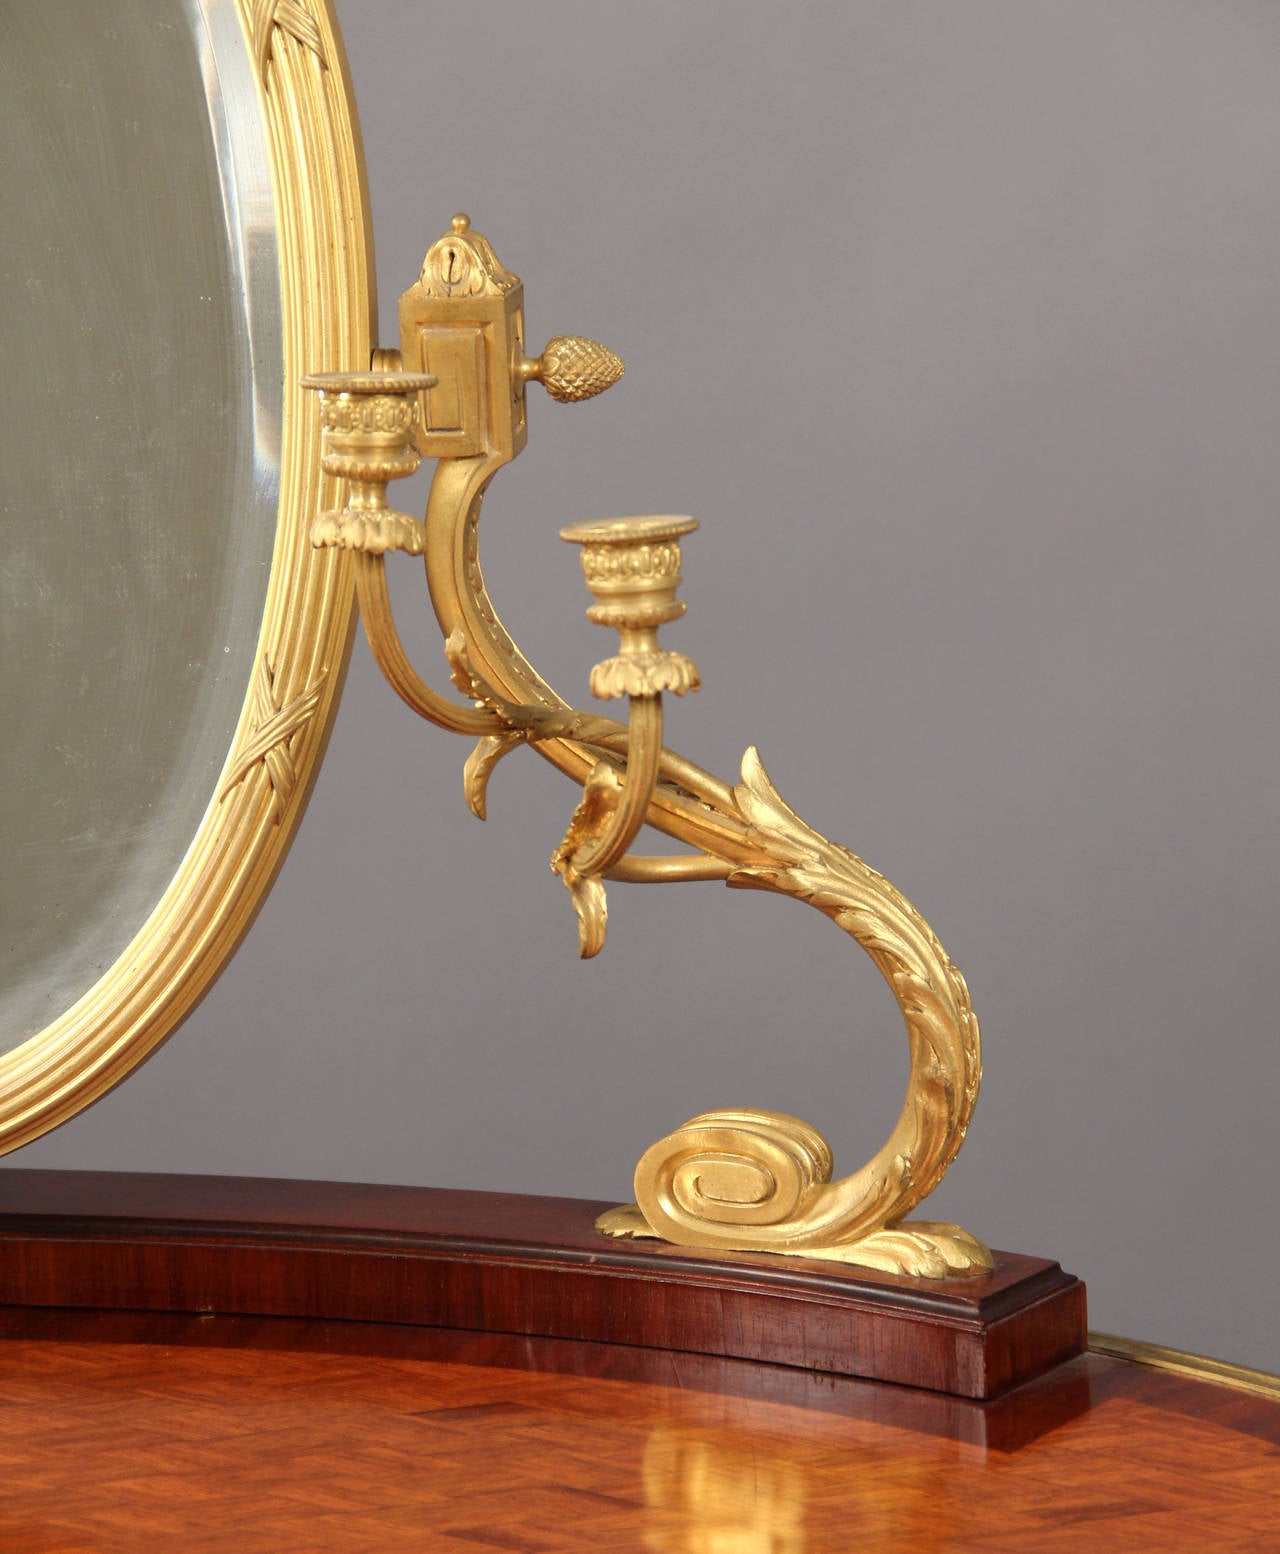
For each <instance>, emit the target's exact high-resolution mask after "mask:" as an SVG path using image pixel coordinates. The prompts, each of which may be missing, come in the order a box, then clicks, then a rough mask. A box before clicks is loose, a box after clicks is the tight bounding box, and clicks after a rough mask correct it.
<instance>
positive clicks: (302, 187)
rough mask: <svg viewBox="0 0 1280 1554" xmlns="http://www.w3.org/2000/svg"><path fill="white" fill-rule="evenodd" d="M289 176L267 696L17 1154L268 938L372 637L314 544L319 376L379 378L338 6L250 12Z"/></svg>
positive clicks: (281, 246)
mask: <svg viewBox="0 0 1280 1554" xmlns="http://www.w3.org/2000/svg"><path fill="white" fill-rule="evenodd" d="M232 3H233V4H234V7H235V12H236V15H237V16H238V18H239V21H240V24H241V27H242V30H243V33H244V38H245V44H246V48H247V49H248V52H249V57H250V59H251V61H252V68H253V72H254V75H255V78H256V81H257V86H258V94H259V101H260V106H261V111H262V115H263V125H264V129H265V139H266V142H267V147H268V154H269V157H270V162H271V178H272V186H273V189H274V193H275V206H276V238H277V244H278V250H279V256H280V280H281V287H280V290H281V305H282V325H283V328H282V333H283V342H284V406H283V445H282V448H281V462H280V506H279V518H278V523H277V529H276V537H275V546H274V551H273V555H272V562H271V573H270V578H269V581H268V585H267V592H266V605H265V609H264V613H263V619H262V626H261V630H260V634H259V639H258V647H257V653H256V656H255V665H256V667H255V671H254V674H253V678H252V682H251V683H250V685H249V686H248V687H247V688H246V692H245V699H244V705H243V709H242V711H241V714H240V718H239V721H238V724H237V727H236V730H235V734H234V736H233V740H232V744H231V748H230V751H229V752H228V755H227V759H226V762H225V765H224V767H223V771H222V774H221V776H220V778H219V780H218V783H217V785H216V787H215V789H214V791H213V793H212V795H211V797H210V802H209V805H208V807H207V809H206V811H205V814H204V817H203V819H202V821H201V823H200V826H199V829H198V830H197V832H196V835H195V837H194V839H193V840H192V843H191V845H190V847H189V849H188V851H187V853H186V856H185V858H184V859H183V861H182V864H181V866H180V867H179V869H178V872H177V874H176V875H175V876H174V878H173V880H172V881H171V883H170V884H169V886H168V888H167V889H166V891H165V892H164V895H163V896H162V898H161V899H160V901H159V902H158V903H157V904H156V906H155V908H154V910H153V911H152V913H151V915H150V917H149V918H148V919H147V921H146V923H145V924H144V925H143V927H142V928H141V930H140V931H139V932H138V934H137V935H136V936H135V938H134V939H133V941H132V942H131V943H130V944H129V945H128V947H127V948H126V949H125V951H124V952H123V954H122V955H121V956H120V957H119V958H118V959H117V960H116V962H115V963H114V964H113V965H112V966H111V967H110V968H109V969H108V970H107V971H106V972H105V973H104V975H103V976H102V977H101V978H100V979H99V980H98V982H97V983H96V984H95V985H94V986H93V987H92V988H91V989H90V990H89V991H88V992H87V993H86V994H85V995H84V996H83V997H82V998H80V999H79V1000H78V1001H77V1002H76V1003H75V1004H74V1005H73V1006H72V1007H71V1008H70V1009H68V1010H66V1011H65V1012H64V1013H63V1014H62V1015H60V1016H59V1017H58V1018H57V1019H55V1020H54V1021H53V1022H52V1024H50V1025H48V1026H47V1027H46V1028H45V1029H44V1030H43V1031H41V1032H39V1033H38V1034H36V1035H34V1036H32V1037H30V1038H29V1039H28V1040H27V1041H25V1042H23V1043H22V1044H21V1045H20V1046H18V1047H16V1048H15V1049H14V1050H13V1051H11V1052H8V1053H5V1054H4V1055H3V1056H0V1153H3V1152H7V1151H9V1150H13V1149H17V1148H18V1147H19V1146H20V1145H22V1144H26V1143H29V1142H30V1141H31V1140H33V1139H35V1138H38V1137H39V1136H40V1135H41V1134H43V1133H46V1132H48V1131H49V1129H51V1128H55V1127H57V1126H58V1125H59V1124H60V1123H62V1122H65V1121H67V1120H68V1119H69V1118H70V1117H72V1116H74V1115H75V1114H76V1113H77V1112H79V1111H81V1110H82V1109H83V1108H84V1107H86V1106H88V1105H90V1104H91V1103H92V1102H93V1101H95V1100H97V1099H98V1097H99V1096H101V1095H102V1094H104V1092H106V1091H107V1090H109V1089H111V1088H112V1086H114V1085H116V1084H118V1083H119V1082H120V1081H121V1080H122V1079H124V1078H125V1077H126V1076H127V1075H128V1074H129V1073H130V1072H131V1071H132V1070H133V1069H134V1068H136V1067H137V1066H138V1064H139V1063H141V1062H142V1061H143V1060H144V1059H145V1058H146V1057H147V1056H149V1054H150V1053H152V1052H153V1051H154V1050H155V1048H156V1047H157V1046H158V1045H159V1044H160V1043H161V1042H162V1041H163V1040H164V1039H165V1038H166V1037H167V1036H168V1035H169V1034H170V1033H171V1032H172V1031H173V1029H174V1028H175V1026H177V1025H178V1023H179V1022H180V1021H181V1020H182V1019H183V1018H184V1016H185V1015H186V1014H187V1013H188V1012H189V1011H190V1010H191V1008H192V1006H193V1005H194V1004H195V1003H196V1002H197V1000H198V999H199V998H200V997H201V995H202V994H203V993H204V992H205V990H206V989H207V988H208V986H209V984H210V983H211V982H212V980H213V979H214V977H216V976H217V974H218V972H219V971H220V970H221V969H222V967H223V965H224V964H225V963H226V961H227V959H228V958H229V956H230V955H231V953H232V951H233V950H234V949H235V947H236V945H237V944H238V943H239V941H240V939H241V938H242V937H243V935H244V933H245V932H246V930H247V929H248V927H249V924H250V923H251V922H252V920H253V918H254V915H255V914H256V912H257V910H258V907H259V906H260V905H261V903H262V901H263V899H264V898H265V895H266V892H267V890H268V889H269V888H270V885H271V882H272V880H273V879H274V878H275V875H276V871H277V870H278V869H279V867H280V864H281V862H282V861H283V858H284V855H285V852H286V851H287V849H288V846H289V843H290V841H291V839H292V837H293V834H294V831H295V830H296V828H297V824H298V821H299V819H300V817H301V815H302V812H303V809H304V808H305V806H306V801H307V798H308V796H309V793H310V790H311V787H312V783H313V782H314V779H315V775H316V771H317V769H318V765H319V761H320V757H321V755H322V754H323V751H324V747H325V744H326V742H327V740H328V735H329V729H330V727H331V724H332V720H333V715H334V712H335V711H336V707H337V698H338V693H339V690H340V689H341V685H342V680H343V676H344V674H345V670H346V663H347V658H348V654H349V651H350V646H351V639H352V630H353V625H354V608H353V582H352V575H351V567H350V562H349V560H348V558H347V557H345V556H344V555H342V554H341V553H340V552H336V551H317V550H315V549H314V548H313V547H312V546H311V545H310V543H309V541H308V537H307V531H308V526H309V521H310V516H311V514H312V513H314V512H315V511H316V510H317V508H318V507H321V506H324V505H325V504H326V503H328V502H332V501H333V500H334V498H335V494H336V486H337V482H336V481H335V480H333V479H332V478H330V477H326V476H324V475H322V473H321V471H320V469H319V468H318V466H317V464H316V462H315V458H314V447H315V440H316V436H317V428H318V417H317V412H316V406H315V403H314V396H313V395H311V394H308V393H306V391H305V390H303V389H302V388H301V387H300V386H299V384H298V379H299V377H300V376H301V374H302V373H303V372H304V371H305V370H307V369H308V368H311V369H314V368H315V367H316V366H317V365H323V366H325V367H327V368H329V369H331V370H344V369H345V370H351V369H353V368H359V367H367V366H368V363H369V350H370V342H371V340H372V338H373V336H374V332H375V312H374V310H375V299H374V291H373V282H372V274H373V245H372V237H371V231H370V221H369V202H368V198H367V195H366V188H365V172H364V156H363V151H362V148H361V144H360V136H359V129H358V126H357V122H356V117H355V112H354V106H353V98H352V92H351V85H350V78H349V75H348V70H347V63H346V58H345V55H344V53H343V50H342V45H341V41H340V39H339V34H338V29H337V25H336V22H335V19H334V16H333V13H332V11H331V9H330V7H329V5H328V4H327V3H326V0H232Z"/></svg>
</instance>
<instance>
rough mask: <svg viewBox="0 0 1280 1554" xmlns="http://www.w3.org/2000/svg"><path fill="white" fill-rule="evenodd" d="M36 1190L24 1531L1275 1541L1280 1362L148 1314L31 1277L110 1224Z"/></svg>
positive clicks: (465, 1541)
mask: <svg viewBox="0 0 1280 1554" xmlns="http://www.w3.org/2000/svg"><path fill="white" fill-rule="evenodd" d="M50 1175H52V1174H50ZM77 1176H78V1174H77ZM42 1179H43V1180H42ZM71 1179H72V1176H71V1174H70V1173H68V1174H67V1181H71ZM104 1181H106V1182H108V1183H109V1182H110V1179H109V1178H97V1179H95V1182H90V1183H89V1184H88V1185H89V1188H91V1189H92V1191H97V1192H100V1191H101V1188H102V1183H103V1182H104ZM55 1185H56V1184H55ZM82 1185H83V1184H82ZM72 1186H73V1187H74V1186H75V1183H74V1182H72ZM24 1189H25V1190H26V1192H27V1194H28V1195H29V1196H31V1197H32V1198H33V1199H37V1200H38V1199H39V1197H40V1191H41V1190H45V1191H46V1192H48V1191H51V1190H52V1189H50V1188H49V1181H48V1178H47V1176H46V1174H45V1173H33V1172H19V1171H5V1172H0V1284H2V1286H3V1288H2V1289H0V1298H2V1300H3V1302H4V1304H0V1463H2V1464H3V1483H4V1490H3V1494H2V1495H0V1549H3V1550H5V1551H6V1554H55V1551H57V1554H70V1551H73V1550H75V1551H85V1550H91V1549H102V1550H108V1549H111V1550H115V1549H183V1550H199V1551H204V1550H223V1549H235V1550H264V1551H265V1550H271V1551H272V1554H278V1551H283V1550H312V1549H314V1550H321V1549H341V1550H350V1551H359V1550H378V1551H385V1550H392V1549H401V1548H404V1549H409V1548H412V1549H430V1550H432V1551H440V1554H455V1551H456V1554H462V1551H471V1554H483V1551H492V1550H496V1549H504V1550H517V1551H527V1554H540V1551H548V1554H549V1551H557V1554H558V1551H564V1554H570V1551H572V1554H577V1551H594V1550H600V1549H609V1550H630V1549H635V1550H656V1551H662V1554H676V1551H681V1550H687V1551H691V1554H692V1551H699V1554H727V1551H742V1554H745V1551H761V1554H765V1551H768V1554H792V1551H797V1554H798V1551H802V1550H804V1551H821V1554H828V1551H830V1554H835V1551H840V1550H846V1549H847V1550H854V1549H857V1550H860V1551H862V1550H878V1549H912V1550H951V1549H975V1550H977V1549H982V1550H989V1551H1005V1550H1022V1549H1027V1550H1067V1549H1072V1550H1074V1549H1080V1550H1086V1549H1087V1550H1090V1551H1093V1550H1112V1549H1115V1550H1127V1549H1133V1550H1142V1551H1143V1554H1146V1551H1148V1550H1154V1549H1161V1550H1164V1549H1175V1550H1181V1549H1197V1550H1202V1549H1213V1550H1246V1549H1247V1550H1254V1549H1280V1383H1277V1382H1274V1381H1272V1380H1270V1379H1269V1378H1265V1377H1261V1376H1258V1375H1256V1374H1255V1375H1247V1374H1244V1373H1237V1374H1234V1375H1231V1376H1228V1375H1226V1374H1225V1373H1224V1374H1222V1375H1215V1374H1214V1369H1213V1367H1212V1366H1211V1365H1209V1364H1207V1363H1205V1364H1200V1363H1198V1362H1195V1361H1191V1360H1186V1359H1183V1360H1177V1359H1171V1358H1170V1357H1167V1356H1166V1357H1164V1359H1163V1361H1161V1357H1160V1356H1159V1355H1157V1354H1155V1353H1154V1352H1150V1353H1148V1354H1147V1355H1146V1356H1145V1359H1138V1358H1133V1357H1132V1356H1129V1355H1126V1354H1125V1353H1124V1349H1123V1346H1122V1345H1111V1346H1110V1351H1111V1352H1103V1350H1105V1349H1106V1348H1107V1347H1108V1346H1106V1345H1105V1344H1104V1345H1102V1346H1101V1347H1095V1349H1094V1350H1092V1351H1091V1352H1088V1353H1086V1354H1082V1355H1079V1356H1077V1357H1076V1358H1074V1359H1070V1360H1068V1361H1066V1362H1064V1363H1062V1364H1059V1365H1056V1366H1054V1367H1053V1368H1051V1369H1050V1370H1048V1371H1047V1372H1046V1373H1045V1374H1044V1375H1042V1376H1040V1377H1039V1378H1037V1379H1036V1380H1033V1381H1030V1382H1027V1383H1025V1384H1022V1385H1019V1386H1015V1387H1013V1388H1011V1389H1008V1390H1006V1391H1004V1392H1003V1393H1002V1394H1001V1395H1000V1396H999V1397H996V1398H994V1399H993V1400H990V1401H985V1402H983V1401H975V1400H972V1399H969V1398H964V1397H957V1396H948V1395H945V1394H942V1393H938V1392H932V1391H926V1390H924V1389H921V1388H917V1387H909V1386H902V1385H894V1384H891V1383H885V1382H874V1381H868V1380H864V1379H859V1378H856V1377H850V1376H840V1375H833V1374H830V1373H829V1372H827V1373H824V1372H820V1371H815V1370H813V1369H803V1368H799V1367H793V1366H787V1365H770V1364H761V1363H755V1362H751V1361H747V1360H742V1359H732V1358H725V1357H723V1356H717V1355H708V1354H697V1353H688V1352H682V1351H679V1350H676V1349H672V1348H658V1347H634V1346H626V1345H622V1344H612V1343H595V1342H585V1341H579V1340H567V1339H557V1338H546V1337H537V1336H530V1335H523V1336H522V1335H517V1334H511V1333H502V1332H493V1331H490V1332H478V1331H460V1330H457V1329H447V1328H442V1327H428V1326H417V1325H410V1324H408V1323H403V1322H387V1321H369V1320H364V1321H353V1320H345V1321H341V1320H332V1319H326V1318H322V1317H316V1316H303V1317H296V1316H295V1317H287V1316H259V1315H244V1314H241V1315H227V1314H212V1313H210V1312H208V1311H204V1312H201V1311H199V1310H189V1309H181V1308H182V1306H183V1299H182V1292H181V1291H177V1290H175V1291H173V1292H171V1294H172V1298H171V1299H170V1301H169V1304H170V1305H171V1306H172V1307H174V1308H175V1309H169V1310H162V1309H154V1307H155V1306H156V1305H157V1304H158V1303H157V1302H156V1301H154V1300H153V1301H152V1305H153V1309H150V1310H138V1309H128V1308H129V1307H130V1303H131V1302H134V1303H135V1304H136V1303H137V1301H138V1300H139V1299H140V1296H139V1293H138V1290H137V1289H136V1288H131V1287H130V1286H129V1285H128V1284H127V1283H123V1282H122V1283H120V1284H119V1285H118V1286H117V1288H116V1290H115V1292H114V1298H112V1291H111V1290H110V1289H108V1287H107V1286H106V1284H105V1283H103V1282H101V1281H98V1282H96V1283H95V1276H94V1274H93V1270H92V1268H91V1267H90V1266H89V1265H88V1264H87V1263H85V1262H83V1261H82V1262H81V1263H80V1264H79V1265H78V1266H76V1265H74V1264H73V1263H71V1262H65V1263H64V1264H63V1265H62V1267H63V1274H64V1276H65V1283H64V1285H63V1287H62V1288H61V1289H60V1290H52V1289H50V1288H48V1287H47V1286H46V1287H38V1286H40V1278H41V1277H42V1276H41V1275H40V1273H39V1268H38V1267H37V1264H38V1263H39V1261H40V1256H41V1251H40V1248H41V1245H45V1246H52V1245H54V1243H56V1242H59V1241H60V1242H61V1243H62V1244H63V1245H64V1246H65V1245H66V1244H68V1243H76V1244H78V1245H79V1246H80V1247H81V1248H84V1247H85V1246H87V1245H88V1243H89V1242H91V1241H92V1240H93V1227H92V1226H91V1225H90V1223H89V1221H88V1220H85V1221H84V1222H83V1223H82V1224H81V1226H80V1228H79V1229H76V1228H75V1227H74V1226H73V1225H71V1224H70V1223H69V1222H67V1223H63V1224H62V1225H61V1226H60V1227H58V1228H57V1229H56V1231H55V1230H51V1229H50V1228H49V1227H48V1226H47V1225H46V1227H45V1233H44V1241H43V1242H42V1241H41V1234H40V1232H39V1226H38V1225H37V1224H36V1223H35V1221H34V1220H33V1217H32V1216H31V1215H30V1214H28V1215H25V1216H24V1215H23V1214H21V1213H18V1212H15V1209H14V1195H15V1194H18V1195H19V1196H21V1194H22V1192H23V1190H24ZM59 1190H61V1191H66V1190H67V1188H66V1185H65V1183H64V1184H63V1186H62V1187H61V1188H60V1189H59ZM90 1197H92V1192H90ZM64 1219H65V1217H64ZM171 1233H172V1235H173V1236H174V1237H179V1236H180V1235H181V1234H183V1232H182V1229H181V1227H180V1226H178V1225H176V1224H175V1226H174V1227H172V1232H171ZM49 1266H52V1265H51V1264H50V1265H49ZM330 1266H331V1267H332V1266H333V1265H330ZM24 1268H25V1269H26V1272H25V1273H24V1272H23V1269H24ZM24 1291H25V1292H26V1294H25V1295H24ZM27 1297H30V1298H27ZM50 1297H53V1298H50ZM89 1302H93V1304H90V1303H89ZM112 1307H114V1308H115V1309H110V1308H112ZM1153 1360H1155V1361H1161V1363H1149V1362H1150V1361H1153Z"/></svg>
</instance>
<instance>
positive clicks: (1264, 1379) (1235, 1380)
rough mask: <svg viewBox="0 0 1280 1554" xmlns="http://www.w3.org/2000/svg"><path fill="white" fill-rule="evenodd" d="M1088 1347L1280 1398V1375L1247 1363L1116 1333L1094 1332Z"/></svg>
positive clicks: (1110, 1354)
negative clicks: (1218, 1358) (1172, 1347)
mask: <svg viewBox="0 0 1280 1554" xmlns="http://www.w3.org/2000/svg"><path fill="white" fill-rule="evenodd" d="M1089 1350H1090V1353H1092V1354H1104V1355H1106V1356H1107V1357H1108V1358H1110V1359H1113V1360H1132V1361H1133V1362H1134V1363H1135V1364H1137V1365H1150V1366H1154V1367H1155V1368H1156V1369H1157V1370H1164V1371H1173V1372H1174V1373H1175V1374H1176V1375H1179V1376H1189V1377H1191V1378H1192V1380H1194V1381H1204V1382H1209V1383H1211V1384H1213V1385H1215V1386H1220V1387H1233V1388H1235V1389H1236V1390H1237V1391H1239V1392H1250V1393H1252V1394H1253V1395H1254V1396H1255V1397H1264V1398H1275V1399H1277V1400H1280V1376H1273V1375H1271V1374H1270V1373H1269V1372H1268V1371H1256V1370H1252V1369H1251V1368H1250V1367H1249V1366H1247V1365H1233V1364H1231V1363H1230V1362H1229V1361H1227V1360H1211V1359H1209V1358H1207V1357H1206V1356H1205V1355H1202V1354H1188V1353H1187V1352H1186V1350H1184V1349H1168V1348H1166V1347H1165V1346H1164V1345H1162V1344H1147V1343H1143V1342H1141V1341H1140V1340H1139V1339H1136V1338H1120V1337H1117V1335H1116V1334H1114V1333H1093V1332H1091V1333H1090V1334H1089Z"/></svg>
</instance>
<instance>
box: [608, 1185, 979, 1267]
mask: <svg viewBox="0 0 1280 1554" xmlns="http://www.w3.org/2000/svg"><path fill="white" fill-rule="evenodd" d="M596 1229H597V1230H598V1231H599V1232H600V1234H601V1235H603V1236H609V1237H611V1238H612V1239H614V1240H619V1241H623V1240H625V1241H662V1240H665V1239H666V1238H665V1237H663V1236H661V1235H659V1233H658V1232H657V1231H656V1230H654V1229H653V1227H652V1226H651V1225H650V1224H649V1221H648V1220H647V1219H646V1218H645V1217H644V1214H643V1212H642V1211H641V1208H640V1205H639V1204H638V1203H623V1204H619V1206H618V1207H617V1208H616V1209H607V1210H606V1211H605V1212H604V1213H603V1214H602V1215H600V1217H599V1218H598V1219H597V1220H596ZM669 1244H670V1243H669ZM680 1244H681V1245H691V1246H696V1245H699V1244H700V1243H698V1242H695V1241H692V1240H690V1241H689V1242H687V1243H685V1242H681V1243H680ZM716 1246H717V1247H719V1248H720V1249H721V1250H725V1248H724V1244H723V1242H720V1241H717V1242H716ZM737 1250H740V1251H752V1250H757V1249H756V1248H751V1247H742V1248H737ZM770 1253H771V1255H773V1256H782V1257H813V1258H819V1259H821V1260H822V1261H823V1262H830V1263H847V1264H849V1266H850V1267H853V1268H874V1269H875V1270H876V1271H877V1272H879V1273H899V1274H904V1275H906V1276H907V1277H908V1278H913V1279H954V1278H956V1277H957V1276H961V1277H963V1276H967V1275H969V1274H982V1273H990V1272H991V1270H992V1268H994V1266H995V1259H994V1258H993V1257H992V1255H991V1252H990V1250H989V1248H988V1247H986V1246H984V1245H983V1243H982V1242H981V1241H979V1240H978V1238H977V1237H976V1236H974V1235H970V1233H969V1232H968V1231H967V1230H965V1229H963V1228H962V1227H961V1226H959V1225H944V1224H942V1223H940V1222H939V1221H937V1220H931V1219H909V1220H903V1222H902V1223H901V1224H900V1225H894V1226H892V1227H887V1228H886V1229H884V1230H877V1231H873V1232H872V1234H871V1235H869V1236H864V1237H863V1238H862V1239H861V1240H860V1241H853V1242H849V1243H847V1244H846V1245H843V1246H797V1247H773V1248H771V1249H770Z"/></svg>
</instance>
